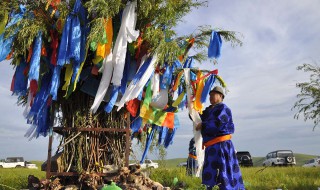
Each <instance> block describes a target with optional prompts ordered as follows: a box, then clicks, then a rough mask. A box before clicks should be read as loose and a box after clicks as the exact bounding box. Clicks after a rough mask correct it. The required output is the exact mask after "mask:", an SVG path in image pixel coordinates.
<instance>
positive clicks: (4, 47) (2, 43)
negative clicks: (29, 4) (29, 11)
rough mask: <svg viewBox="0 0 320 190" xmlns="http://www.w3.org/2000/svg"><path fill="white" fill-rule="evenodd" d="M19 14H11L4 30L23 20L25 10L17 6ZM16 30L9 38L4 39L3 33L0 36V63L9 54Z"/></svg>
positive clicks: (21, 6) (22, 6) (23, 7)
mask: <svg viewBox="0 0 320 190" xmlns="http://www.w3.org/2000/svg"><path fill="white" fill-rule="evenodd" d="M19 8H20V12H19V13H17V14H15V13H14V12H13V13H12V14H11V16H10V17H11V18H10V22H9V23H8V24H7V26H6V28H9V27H10V26H12V25H14V24H16V23H17V22H18V21H20V20H21V19H22V18H23V15H24V13H25V12H26V8H25V6H24V5H19ZM17 32H18V30H15V31H14V34H13V35H11V36H9V37H8V38H6V39H5V38H4V33H2V34H1V35H0V47H1V48H0V62H1V61H3V60H5V59H6V57H7V56H8V54H9V53H10V52H11V46H12V43H13V40H14V36H15V34H16V33H17Z"/></svg>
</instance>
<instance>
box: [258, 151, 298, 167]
mask: <svg viewBox="0 0 320 190" xmlns="http://www.w3.org/2000/svg"><path fill="white" fill-rule="evenodd" d="M262 165H263V166H293V165H296V158H295V157H294V155H293V152H292V151H291V150H277V151H273V152H270V153H268V154H267V156H266V160H265V161H264V162H263V163H262Z"/></svg>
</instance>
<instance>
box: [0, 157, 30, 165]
mask: <svg viewBox="0 0 320 190" xmlns="http://www.w3.org/2000/svg"><path fill="white" fill-rule="evenodd" d="M21 167H25V162H24V159H23V157H8V158H7V159H6V160H1V161H0V168H21Z"/></svg>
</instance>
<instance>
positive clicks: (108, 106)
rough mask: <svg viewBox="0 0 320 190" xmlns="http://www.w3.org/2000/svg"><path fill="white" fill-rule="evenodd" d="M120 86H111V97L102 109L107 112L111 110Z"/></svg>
mask: <svg viewBox="0 0 320 190" xmlns="http://www.w3.org/2000/svg"><path fill="white" fill-rule="evenodd" d="M119 90H120V87H118V86H113V89H112V93H111V98H110V100H109V103H108V104H107V105H106V107H105V108H104V111H106V112H107V113H110V112H111V111H112V108H113V106H114V104H115V102H116V100H117V98H118V93H119Z"/></svg>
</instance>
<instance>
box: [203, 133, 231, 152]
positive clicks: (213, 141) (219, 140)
mask: <svg viewBox="0 0 320 190" xmlns="http://www.w3.org/2000/svg"><path fill="white" fill-rule="evenodd" d="M231 137H232V136H231V135H223V136H220V137H216V138H213V139H211V140H210V141H208V142H206V143H203V145H202V149H204V148H205V147H208V146H211V145H214V144H217V143H219V142H223V141H227V140H230V139H231Z"/></svg>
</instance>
